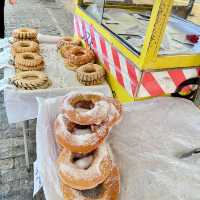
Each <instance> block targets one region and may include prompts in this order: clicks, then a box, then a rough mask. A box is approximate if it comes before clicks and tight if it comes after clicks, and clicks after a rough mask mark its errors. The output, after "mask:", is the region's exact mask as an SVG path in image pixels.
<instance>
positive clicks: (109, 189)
mask: <svg viewBox="0 0 200 200" xmlns="http://www.w3.org/2000/svg"><path fill="white" fill-rule="evenodd" d="M61 190H62V192H63V196H64V200H117V199H118V196H119V193H120V174H119V169H118V168H117V167H116V166H113V168H112V171H111V173H110V175H109V176H108V178H107V179H106V180H105V181H104V182H103V183H102V184H100V185H99V186H97V187H96V188H93V189H91V190H86V191H79V190H75V189H72V188H70V187H69V186H67V185H64V184H63V183H62V182H61Z"/></svg>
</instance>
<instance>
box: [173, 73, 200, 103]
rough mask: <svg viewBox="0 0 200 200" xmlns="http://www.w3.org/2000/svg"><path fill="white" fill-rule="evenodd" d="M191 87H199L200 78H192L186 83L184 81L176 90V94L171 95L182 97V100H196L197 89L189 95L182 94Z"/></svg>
mask: <svg viewBox="0 0 200 200" xmlns="http://www.w3.org/2000/svg"><path fill="white" fill-rule="evenodd" d="M189 85H197V86H198V87H199V86H200V77H195V78H190V79H187V80H185V81H183V82H182V83H181V84H180V85H179V86H178V87H177V89H176V91H175V92H174V93H172V94H171V96H172V97H180V98H186V99H189V100H194V98H195V96H196V93H197V89H195V90H192V91H191V92H190V93H189V94H186V95H184V94H181V93H180V92H181V91H182V90H183V88H184V87H187V86H189Z"/></svg>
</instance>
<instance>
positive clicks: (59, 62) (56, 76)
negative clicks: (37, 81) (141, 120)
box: [0, 35, 111, 123]
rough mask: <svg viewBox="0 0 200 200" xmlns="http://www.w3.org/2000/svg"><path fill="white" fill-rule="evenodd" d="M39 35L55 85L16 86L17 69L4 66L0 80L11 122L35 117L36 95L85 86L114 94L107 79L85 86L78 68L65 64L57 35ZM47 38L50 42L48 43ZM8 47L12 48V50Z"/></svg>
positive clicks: (51, 95)
mask: <svg viewBox="0 0 200 200" xmlns="http://www.w3.org/2000/svg"><path fill="white" fill-rule="evenodd" d="M39 38H41V42H42V43H41V44H40V49H41V54H42V56H43V57H44V61H45V73H47V74H48V77H49V79H50V80H51V81H52V86H51V87H49V88H48V89H43V90H33V91H26V90H20V89H16V88H15V87H14V86H12V85H10V84H9V82H8V80H9V78H10V77H12V76H14V74H15V70H14V68H12V67H6V68H5V69H4V80H1V82H0V88H4V101H5V107H6V113H7V117H8V122H9V123H17V122H21V121H25V120H29V119H34V118H36V117H37V113H38V105H37V101H36V97H43V98H49V97H56V96H63V95H65V93H66V92H69V91H72V90H77V89H78V90H80V89H81V90H82V89H83V90H84V89H86V88H87V90H99V91H101V92H105V93H106V94H108V95H111V90H110V87H109V85H108V84H107V83H106V82H105V83H104V84H102V85H99V86H89V87H85V86H83V85H81V84H80V83H79V82H78V80H77V78H76V73H75V72H73V71H70V70H68V69H66V68H65V67H64V62H63V59H62V58H61V56H60V55H59V54H58V53H57V50H56V49H57V48H56V43H55V42H56V41H57V40H58V37H52V36H44V35H40V37H39ZM45 38H46V40H47V42H48V43H45ZM7 49H8V48H7ZM7 51H8V52H9V50H7ZM7 54H8V53H6V55H7ZM9 55H10V53H9ZM8 59H9V56H8V55H7V57H6V59H4V62H6V63H5V64H7V62H8ZM0 63H1V60H0ZM2 64H3V61H2Z"/></svg>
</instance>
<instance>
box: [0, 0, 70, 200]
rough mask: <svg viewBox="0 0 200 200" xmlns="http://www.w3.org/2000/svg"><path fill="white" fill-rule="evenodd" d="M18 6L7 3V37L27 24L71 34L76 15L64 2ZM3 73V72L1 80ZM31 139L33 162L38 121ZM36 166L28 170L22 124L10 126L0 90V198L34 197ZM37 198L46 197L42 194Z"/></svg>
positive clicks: (41, 0)
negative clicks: (74, 15)
mask: <svg viewBox="0 0 200 200" xmlns="http://www.w3.org/2000/svg"><path fill="white" fill-rule="evenodd" d="M17 1H18V3H17V5H16V6H14V7H12V6H10V5H8V4H7V5H6V8H5V13H6V19H5V24H6V36H9V35H10V34H11V32H12V30H13V29H15V28H18V27H21V26H24V27H27V26H28V27H34V28H37V29H38V31H39V32H41V33H43V34H49V35H64V34H66V35H72V34H73V33H72V31H73V16H72V14H70V13H68V12H67V10H66V9H64V6H63V4H62V2H61V1H58V0H57V1H56V2H54V1H53V0H17ZM2 76H3V74H2V72H1V71H0V79H1V78H2ZM30 128H31V131H30V135H29V138H28V143H29V153H30V157H31V163H33V161H34V160H35V158H36V154H35V120H32V121H31V122H30ZM32 192H33V169H32V168H31V172H29V173H28V172H27V171H26V167H25V158H24V147H23V134H22V127H21V126H20V125H19V124H17V125H16V124H12V125H9V124H8V122H7V119H6V113H5V107H4V102H3V94H2V93H0V200H31V199H33V198H32ZM36 199H44V197H43V195H42V193H41V194H40V195H38V196H37V197H36Z"/></svg>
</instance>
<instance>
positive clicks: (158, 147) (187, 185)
mask: <svg viewBox="0 0 200 200" xmlns="http://www.w3.org/2000/svg"><path fill="white" fill-rule="evenodd" d="M60 102H61V98H52V99H46V100H43V99H39V113H38V123H37V132H36V140H37V160H38V163H39V171H40V175H41V177H42V181H43V189H44V193H45V196H46V199H47V200H63V198H62V193H61V191H60V186H59V178H58V172H57V167H56V159H57V156H58V154H57V149H56V144H55V139H54V134H53V129H52V124H53V122H54V120H55V118H56V116H57V114H58V113H59V112H60ZM124 108H125V109H126V111H125V113H124V119H123V120H122V122H121V123H120V124H119V125H118V126H116V127H115V128H113V129H112V131H111V134H110V135H109V137H108V141H109V143H110V144H111V148H112V150H113V154H114V157H115V161H116V163H117V164H118V166H119V167H120V173H121V194H120V200H133V199H134V200H198V199H200V192H199V191H200V167H199V165H200V154H196V155H193V156H191V157H188V158H184V159H180V155H182V154H183V153H186V152H189V151H191V150H193V149H194V148H199V147H200V111H199V109H198V108H197V107H195V106H194V104H193V103H192V102H190V101H187V100H184V99H179V98H170V97H160V98H155V99H152V100H147V101H144V102H135V103H131V104H129V105H126V106H125V107H124Z"/></svg>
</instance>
